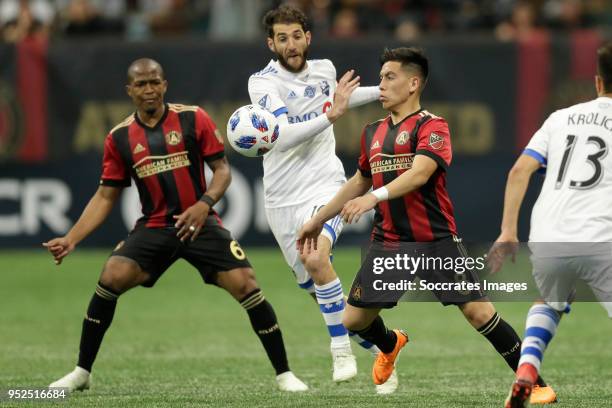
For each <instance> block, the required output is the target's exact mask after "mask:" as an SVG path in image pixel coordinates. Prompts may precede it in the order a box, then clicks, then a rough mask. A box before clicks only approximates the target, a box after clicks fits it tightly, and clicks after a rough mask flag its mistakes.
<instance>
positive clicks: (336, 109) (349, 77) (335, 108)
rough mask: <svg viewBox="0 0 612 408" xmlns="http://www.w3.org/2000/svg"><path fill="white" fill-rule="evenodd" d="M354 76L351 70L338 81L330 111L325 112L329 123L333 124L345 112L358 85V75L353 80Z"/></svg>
mask: <svg viewBox="0 0 612 408" xmlns="http://www.w3.org/2000/svg"><path fill="white" fill-rule="evenodd" d="M354 74H355V70H354V69H351V70H349V71H347V72H346V73H345V74H344V75H342V78H340V80H339V81H338V85H336V92H334V103H333V105H332V107H331V109H330V110H328V111H327V118H328V119H329V121H330V122H335V121H336V120H337V119H338V118H339V117H340V116H342V115H343V114H344V112H346V111H347V109H348V104H349V99H350V97H351V94H352V93H353V91H354V90H355V89H357V88H358V87H359V85H360V83H359V79H360V77H359V75H357V76H355V77H354V78H353V75H354Z"/></svg>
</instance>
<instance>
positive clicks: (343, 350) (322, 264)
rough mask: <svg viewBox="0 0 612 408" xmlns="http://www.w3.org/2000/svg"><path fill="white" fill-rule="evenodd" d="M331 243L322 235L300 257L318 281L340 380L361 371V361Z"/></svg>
mask: <svg viewBox="0 0 612 408" xmlns="http://www.w3.org/2000/svg"><path fill="white" fill-rule="evenodd" d="M331 247H332V243H331V242H330V240H329V239H328V238H327V237H326V236H323V235H320V236H319V238H318V241H317V248H316V249H311V250H310V251H307V252H305V253H304V254H301V255H300V260H301V261H302V264H304V267H305V268H306V271H307V272H308V274H309V275H310V277H311V278H312V280H313V281H314V284H315V296H316V300H317V303H318V304H319V309H320V311H321V314H322V315H323V319H324V320H325V324H326V325H327V330H328V331H329V335H330V337H331V354H332V358H333V375H332V378H333V380H334V381H336V382H340V381H347V380H350V379H351V378H353V377H355V376H356V375H357V362H356V360H355V356H354V355H353V352H352V350H351V342H350V339H349V334H348V331H347V330H346V328H345V327H344V326H343V325H342V315H343V313H344V308H345V306H346V302H345V300H344V291H343V290H342V283H341V282H340V279H338V275H336V271H334V269H333V267H332V264H331V261H330V259H329V258H330V255H331Z"/></svg>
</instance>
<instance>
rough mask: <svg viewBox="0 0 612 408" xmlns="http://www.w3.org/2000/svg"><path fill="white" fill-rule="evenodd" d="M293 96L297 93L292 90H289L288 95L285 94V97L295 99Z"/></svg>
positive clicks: (295, 96)
mask: <svg viewBox="0 0 612 408" xmlns="http://www.w3.org/2000/svg"><path fill="white" fill-rule="evenodd" d="M295 98H297V95H296V94H295V92H293V91H291V92H289V95H287V99H295Z"/></svg>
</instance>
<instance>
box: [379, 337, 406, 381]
mask: <svg viewBox="0 0 612 408" xmlns="http://www.w3.org/2000/svg"><path fill="white" fill-rule="evenodd" d="M393 332H395V335H396V336H397V340H396V342H395V347H394V348H393V351H391V352H390V353H383V352H380V353H378V356H377V357H376V360H375V361H374V366H373V367H372V379H373V380H374V384H376V385H380V384H384V383H385V382H387V380H388V379H389V377H391V374H392V373H393V370H394V369H395V361H396V360H397V356H398V355H399V353H400V351H402V348H403V347H404V346H405V345H406V343H408V335H407V334H406V333H404V332H403V331H401V330H398V329H395V330H393Z"/></svg>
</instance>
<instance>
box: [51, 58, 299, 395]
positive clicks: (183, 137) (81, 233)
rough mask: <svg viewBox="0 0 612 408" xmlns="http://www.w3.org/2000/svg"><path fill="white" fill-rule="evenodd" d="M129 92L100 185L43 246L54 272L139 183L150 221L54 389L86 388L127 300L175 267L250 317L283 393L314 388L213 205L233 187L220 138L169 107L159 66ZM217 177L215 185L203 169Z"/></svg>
mask: <svg viewBox="0 0 612 408" xmlns="http://www.w3.org/2000/svg"><path fill="white" fill-rule="evenodd" d="M126 89H127V93H128V95H129V96H130V97H131V99H132V102H133V103H134V105H135V107H136V112H135V113H134V114H133V115H130V116H129V117H128V118H127V119H126V120H124V121H123V122H121V123H120V124H119V125H117V126H116V127H115V128H114V129H113V130H111V132H110V133H109V135H108V136H107V137H106V141H105V144H104V160H103V168H102V177H101V180H100V187H99V188H98V190H97V191H96V193H95V194H94V196H93V197H92V198H91V200H90V201H89V204H87V206H86V207H85V210H84V211H83V213H82V214H81V217H80V218H79V220H78V221H77V223H76V224H75V225H74V227H72V229H71V230H70V231H69V232H68V234H66V236H64V237H61V238H55V239H52V240H50V241H49V242H46V243H45V244H43V245H44V246H45V247H47V248H48V249H49V251H50V252H51V254H52V255H53V257H54V259H55V262H56V264H60V263H61V262H62V260H63V259H64V257H66V256H67V255H68V254H69V253H70V252H72V251H73V250H74V248H75V246H76V245H77V244H78V243H79V242H81V241H82V240H83V239H84V238H85V237H87V236H88V235H89V234H90V233H91V232H93V231H94V230H95V229H96V228H97V227H98V226H99V225H100V224H102V222H103V221H104V220H105V219H106V217H107V216H108V214H109V213H110V211H111V209H112V207H113V205H114V204H115V202H116V201H117V199H118V198H119V195H120V194H121V191H122V189H123V188H124V187H126V186H129V185H130V179H133V180H134V182H135V183H136V186H137V187H138V193H139V195H140V202H141V204H142V212H143V214H144V215H143V216H142V218H140V219H139V220H138V222H137V223H136V226H135V227H134V229H133V230H132V231H131V232H130V234H129V235H128V237H127V238H126V239H125V241H121V242H120V243H119V244H118V245H117V247H116V248H115V249H114V250H113V252H112V253H111V256H110V257H109V258H108V260H107V261H106V264H105V265H104V268H103V270H102V274H101V275H100V279H99V281H98V284H97V287H96V290H95V293H94V295H93V297H92V299H91V301H90V303H89V307H88V309H87V312H86V314H85V319H84V320H83V329H82V332H81V343H80V351H79V359H78V363H77V366H76V368H75V369H74V370H73V371H71V372H70V373H68V374H67V375H66V376H64V377H62V378H61V379H59V380H57V381H55V382H54V383H52V384H51V385H50V387H65V388H68V389H69V390H70V391H74V390H83V389H86V388H89V384H90V372H91V367H92V365H93V363H94V360H95V358H96V354H97V353H98V349H99V348H100V344H101V343H102V338H103V337H104V334H105V333H106V330H107V329H108V328H109V326H110V324H111V322H112V320H113V315H114V313H115V306H116V304H117V299H118V298H119V296H120V295H122V294H123V293H125V292H126V291H128V290H129V289H131V288H133V287H135V286H138V285H142V286H145V287H152V286H153V285H154V284H155V282H156V281H157V280H158V279H159V278H160V276H161V275H162V274H163V273H164V272H165V271H166V269H168V268H169V267H170V266H171V265H172V264H173V263H174V262H175V261H176V260H177V259H179V258H183V259H185V260H186V261H187V262H189V263H190V264H191V265H193V266H194V267H195V268H197V270H198V271H199V273H200V275H201V276H202V278H203V279H204V281H205V282H206V283H211V284H214V285H217V286H219V287H221V288H223V289H225V290H226V291H227V292H228V293H229V294H230V295H231V296H232V297H233V298H235V299H236V300H237V301H238V302H240V305H241V306H242V307H243V308H244V309H245V310H246V312H247V314H248V316H249V319H250V321H251V325H252V327H253V330H254V331H255V333H256V334H257V336H259V339H260V340H261V342H262V344H263V346H264V348H265V350H266V353H267V354H268V357H269V359H270V361H271V362H272V365H273V366H274V369H275V370H276V375H277V377H276V380H277V382H278V386H279V388H280V389H281V390H284V391H305V390H307V389H308V387H307V386H306V385H305V384H304V383H303V382H302V381H300V380H299V379H298V378H297V377H296V376H295V375H293V373H292V372H291V371H290V370H289V365H288V363H287V357H286V353H285V346H284V344H283V338H282V335H281V331H280V328H279V326H278V322H277V320H276V316H275V314H274V310H273V309H272V306H271V305H270V304H269V303H268V301H267V300H265V298H264V296H263V293H262V291H261V289H259V286H258V284H257V282H256V280H255V275H254V273H253V269H252V268H251V265H250V263H249V261H248V260H247V258H246V255H245V253H244V251H243V250H242V249H241V248H240V245H239V244H238V242H236V241H235V240H234V239H233V238H232V236H231V233H230V232H229V231H228V230H226V229H225V228H224V227H223V225H222V224H221V219H220V218H219V216H218V215H217V214H216V212H215V211H214V210H213V209H212V206H213V205H214V204H215V203H216V202H217V201H218V200H219V199H220V198H221V196H222V195H223V193H224V192H225V190H226V189H227V187H228V186H229V184H230V180H231V175H230V167H229V164H228V162H227V160H226V159H225V156H224V148H223V139H222V137H221V134H220V133H219V131H218V130H217V128H216V126H215V124H214V123H213V122H212V120H211V119H210V117H209V116H208V114H207V113H206V112H205V111H204V110H203V109H201V108H199V107H197V106H185V105H176V104H166V103H164V94H165V93H166V89H167V82H166V80H165V78H164V73H163V69H162V67H161V66H160V64H159V63H157V62H156V61H153V60H151V59H139V60H136V61H135V62H133V63H132V64H131V65H130V67H129V69H128V84H127V86H126ZM205 164H207V165H208V166H209V167H210V168H211V169H212V172H213V177H212V180H211V182H210V184H209V185H207V184H206V181H205V180H204V165H205Z"/></svg>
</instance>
